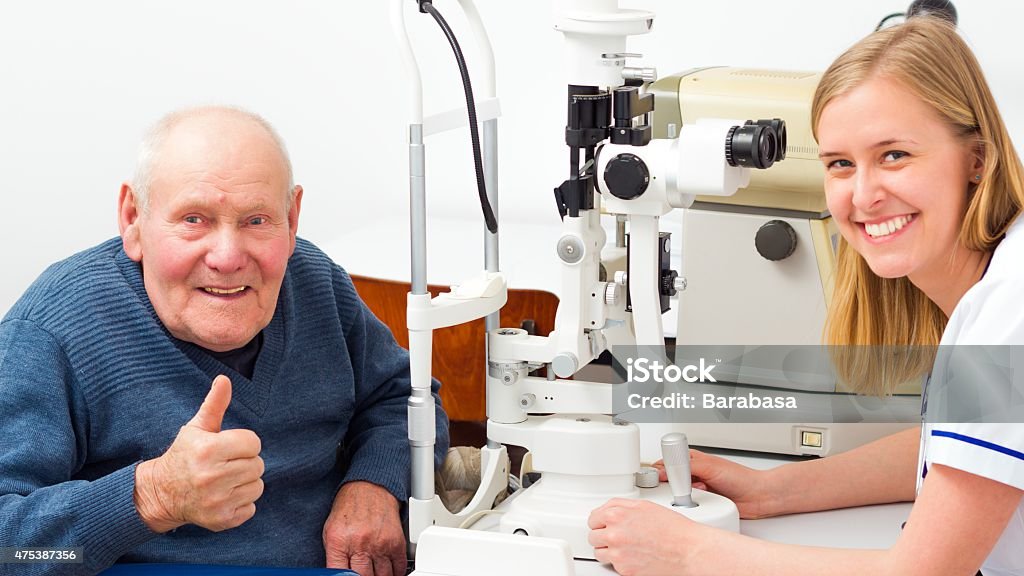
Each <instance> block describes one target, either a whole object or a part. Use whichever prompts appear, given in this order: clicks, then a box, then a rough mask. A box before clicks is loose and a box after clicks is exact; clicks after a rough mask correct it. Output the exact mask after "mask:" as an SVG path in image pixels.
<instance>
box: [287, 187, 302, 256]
mask: <svg viewBox="0 0 1024 576" xmlns="http://www.w3.org/2000/svg"><path fill="white" fill-rule="evenodd" d="M301 210H302V186H300V185H298V184H296V185H295V197H294V198H292V206H291V208H289V209H288V232H289V234H290V235H291V237H292V251H293V252H294V251H295V235H296V234H297V233H298V231H299V212H300V211H301Z"/></svg>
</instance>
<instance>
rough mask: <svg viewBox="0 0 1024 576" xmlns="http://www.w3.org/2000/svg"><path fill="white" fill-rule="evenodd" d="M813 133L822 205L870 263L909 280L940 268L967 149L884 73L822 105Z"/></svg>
mask: <svg viewBox="0 0 1024 576" xmlns="http://www.w3.org/2000/svg"><path fill="white" fill-rule="evenodd" d="M817 133H818V143H819V148H820V150H821V160H822V162H823V163H824V164H825V194H826V199H827V202H828V208H829V210H830V211H831V213H832V216H833V218H834V219H835V222H836V224H837V226H838V227H839V231H840V232H841V233H842V234H843V237H844V238H845V239H846V241H847V242H849V243H850V246H851V247H852V248H853V249H854V250H856V251H857V252H858V253H859V254H860V255H861V256H863V257H864V259H865V260H866V261H867V263H868V265H869V266H870V267H871V270H872V271H873V272H874V273H875V274H877V275H878V276H881V277H883V278H897V277H901V276H910V277H911V279H912V280H913V277H914V276H915V275H920V276H928V275H931V274H932V273H935V272H938V271H941V270H943V269H944V268H946V267H948V265H949V262H950V257H951V255H952V253H953V251H954V250H955V248H956V245H957V241H958V237H959V233H960V225H961V222H962V220H963V216H964V212H965V211H966V209H967V201H968V189H969V184H970V183H971V182H975V176H976V175H978V174H980V171H981V160H980V158H979V157H978V154H977V153H976V150H975V147H974V146H973V145H972V144H971V143H970V142H968V141H967V140H966V139H965V138H963V137H961V136H958V135H956V134H954V133H953V131H952V130H951V128H950V127H949V125H948V124H946V123H945V122H943V120H942V119H941V118H940V117H939V115H938V114H937V113H936V112H935V111H934V110H933V109H932V108H930V107H929V106H928V105H927V104H926V103H924V102H923V101H921V99H920V98H918V97H917V96H915V95H914V94H913V93H912V92H910V91H909V90H908V89H906V88H905V87H903V86H902V85H901V84H900V83H898V82H896V81H893V80H891V79H888V78H886V77H885V76H875V77H873V78H872V79H870V80H868V81H867V82H865V83H863V84H861V85H860V86H858V87H857V88H854V89H853V90H851V91H849V92H847V93H846V94H843V95H841V96H838V97H836V98H835V99H833V100H832V101H831V102H829V104H828V105H827V106H826V107H825V108H824V110H823V111H822V113H821V118H820V119H819V121H818V129H817Z"/></svg>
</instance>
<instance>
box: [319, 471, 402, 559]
mask: <svg viewBox="0 0 1024 576" xmlns="http://www.w3.org/2000/svg"><path fill="white" fill-rule="evenodd" d="M324 550H326V551H327V567H328V568H349V569H351V570H355V571H356V572H358V573H359V574H360V576H405V567H406V561H405V533H404V532H403V531H402V520H401V519H400V518H399V515H398V500H395V497H394V496H392V495H391V493H390V492H388V491H387V490H385V489H384V488H381V487H380V486H377V485H376V484H371V483H370V482H349V483H348V484H345V485H344V486H342V487H341V490H338V495H337V496H335V497H334V506H333V507H332V508H331V514H330V516H328V517H327V522H326V523H324Z"/></svg>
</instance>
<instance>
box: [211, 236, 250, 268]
mask: <svg viewBox="0 0 1024 576" xmlns="http://www.w3.org/2000/svg"><path fill="white" fill-rule="evenodd" d="M210 240H211V245H210V248H209V250H207V251H206V265H207V266H208V267H210V268H211V269H213V270H216V271H218V272H220V273H222V274H231V273H233V272H237V271H238V270H241V269H242V268H243V267H244V266H245V261H246V258H247V256H246V251H245V241H244V239H243V238H242V235H241V233H240V232H239V231H238V230H235V229H232V228H231V227H223V228H221V229H220V230H218V231H217V232H216V233H215V234H213V235H212V237H211V238H210Z"/></svg>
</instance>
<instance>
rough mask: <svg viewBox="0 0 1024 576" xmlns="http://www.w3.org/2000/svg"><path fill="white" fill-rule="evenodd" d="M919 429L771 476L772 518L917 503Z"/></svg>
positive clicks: (782, 468)
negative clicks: (915, 498)
mask: <svg viewBox="0 0 1024 576" xmlns="http://www.w3.org/2000/svg"><path fill="white" fill-rule="evenodd" d="M920 445H921V429H920V427H916V426H915V427H913V428H910V429H907V430H904V431H902V432H897V433H896V434H892V435H890V436H886V437H885V438H881V439H879V440H876V441H874V442H871V443H869V444H865V445H864V446H860V447H858V448H855V449H853V450H850V451H849V452H843V453H841V454H836V455H835V456H829V457H827V458H822V459H819V460H808V461H806V462H797V463H793V464H787V465H784V466H779V467H778V468H774V469H772V470H770V471H768V478H767V479H766V482H767V484H768V486H770V488H769V490H770V493H771V494H772V495H773V500H772V501H771V504H769V505H768V506H767V509H768V510H770V511H771V512H772V514H770V515H772V516H779V515H782V514H795V513H798V512H815V511H818V510H834V509H836V508H849V507H852V506H866V505H869V504H885V503H889V502H909V501H913V500H914V491H915V489H916V484H917V456H918V451H919V450H920Z"/></svg>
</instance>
